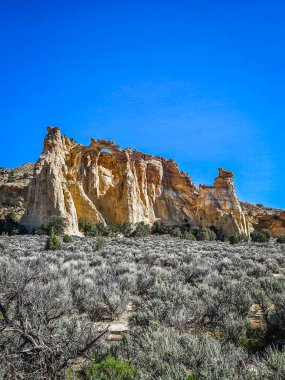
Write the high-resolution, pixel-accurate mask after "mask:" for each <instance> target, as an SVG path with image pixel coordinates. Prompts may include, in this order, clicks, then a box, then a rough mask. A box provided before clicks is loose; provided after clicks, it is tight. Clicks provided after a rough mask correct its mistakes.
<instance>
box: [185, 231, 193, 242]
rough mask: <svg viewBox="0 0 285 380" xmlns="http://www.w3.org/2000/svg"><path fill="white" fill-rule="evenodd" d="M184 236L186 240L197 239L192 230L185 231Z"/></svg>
mask: <svg viewBox="0 0 285 380" xmlns="http://www.w3.org/2000/svg"><path fill="white" fill-rule="evenodd" d="M182 238H183V239H185V240H192V241H195V240H196V237H195V235H193V234H192V233H191V232H188V231H186V232H184V234H183V236H182Z"/></svg>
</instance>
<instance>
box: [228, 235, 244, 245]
mask: <svg viewBox="0 0 285 380" xmlns="http://www.w3.org/2000/svg"><path fill="white" fill-rule="evenodd" d="M247 241H248V236H247V235H246V234H235V235H232V236H230V237H229V242H230V244H238V243H243V242H247Z"/></svg>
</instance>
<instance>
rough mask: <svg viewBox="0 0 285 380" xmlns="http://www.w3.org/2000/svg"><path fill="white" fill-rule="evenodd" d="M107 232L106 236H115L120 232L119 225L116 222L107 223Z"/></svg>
mask: <svg viewBox="0 0 285 380" xmlns="http://www.w3.org/2000/svg"><path fill="white" fill-rule="evenodd" d="M107 229H108V234H107V235H106V236H116V235H117V234H119V233H120V232H121V229H120V226H119V225H118V224H116V223H108V225H107Z"/></svg>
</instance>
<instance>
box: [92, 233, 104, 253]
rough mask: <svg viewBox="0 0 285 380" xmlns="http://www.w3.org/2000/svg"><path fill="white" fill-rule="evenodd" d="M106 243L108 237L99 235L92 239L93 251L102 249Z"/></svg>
mask: <svg viewBox="0 0 285 380" xmlns="http://www.w3.org/2000/svg"><path fill="white" fill-rule="evenodd" d="M105 245H106V239H105V238H104V237H103V236H97V237H96V238H95V239H94V240H93V241H92V249H93V251H100V250H101V249H103V248H104V247H105Z"/></svg>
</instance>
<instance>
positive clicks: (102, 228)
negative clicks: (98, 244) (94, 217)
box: [96, 223, 118, 236]
mask: <svg viewBox="0 0 285 380" xmlns="http://www.w3.org/2000/svg"><path fill="white" fill-rule="evenodd" d="M96 226H97V229H98V234H99V235H100V236H112V231H111V230H110V229H109V226H108V225H107V224H104V223H99V224H97V225H96ZM110 226H111V228H113V227H114V228H116V229H117V230H118V226H117V225H115V224H113V225H112V224H111V225H110Z"/></svg>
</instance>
